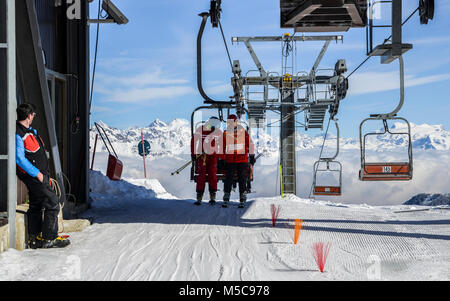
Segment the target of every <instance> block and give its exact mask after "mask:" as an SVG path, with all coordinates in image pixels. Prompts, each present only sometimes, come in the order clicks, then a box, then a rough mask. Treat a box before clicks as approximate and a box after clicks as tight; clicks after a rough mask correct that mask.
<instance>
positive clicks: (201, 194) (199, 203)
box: [194, 192, 203, 206]
mask: <svg viewBox="0 0 450 301" xmlns="http://www.w3.org/2000/svg"><path fill="white" fill-rule="evenodd" d="M202 199H203V192H197V201H196V202H195V203H194V205H197V206H200V205H201V204H202Z"/></svg>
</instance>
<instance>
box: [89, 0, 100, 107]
mask: <svg viewBox="0 0 450 301" xmlns="http://www.w3.org/2000/svg"><path fill="white" fill-rule="evenodd" d="M100 4H101V0H98V12H97V19H100V14H101V11H102V8H101V5H100ZM99 31H100V23H97V35H96V38H95V54H94V67H93V70H92V80H91V95H90V96H89V114H90V113H91V105H92V97H93V95H94V80H95V69H96V67H97V50H98V33H99Z"/></svg>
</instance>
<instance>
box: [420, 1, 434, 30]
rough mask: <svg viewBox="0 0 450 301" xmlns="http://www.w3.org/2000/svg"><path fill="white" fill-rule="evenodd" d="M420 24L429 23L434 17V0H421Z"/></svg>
mask: <svg viewBox="0 0 450 301" xmlns="http://www.w3.org/2000/svg"><path fill="white" fill-rule="evenodd" d="M419 15H420V24H428V21H429V20H433V18H434V0H419Z"/></svg>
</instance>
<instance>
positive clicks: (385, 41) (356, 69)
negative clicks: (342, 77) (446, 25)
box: [347, 7, 420, 79]
mask: <svg viewBox="0 0 450 301" xmlns="http://www.w3.org/2000/svg"><path fill="white" fill-rule="evenodd" d="M419 9H420V7H417V8H416V9H415V10H414V11H413V12H412V13H411V14H410V15H409V17H408V18H406V20H405V21H404V22H403V23H402V26H403V25H405V24H406V23H407V22H408V21H409V20H410V19H411V17H412V16H414V14H415V13H417V12H418V11H419ZM391 38H392V35H390V36H389V37H388V38H386V39H385V40H384V42H383V45H384V44H386V43H387V42H388V41H389V40H390V39H391ZM370 58H371V56H368V57H367V58H366V59H365V60H364V61H363V62H362V63H361V64H359V65H358V67H356V68H355V69H354V70H353V71H352V72H351V73H350V74H349V75H348V76H347V79H348V78H349V77H350V76H352V74H353V73H355V72H356V71H358V69H359V68H361V67H362V66H363V65H364V64H365V63H366V62H367V61H368V60H369V59H370Z"/></svg>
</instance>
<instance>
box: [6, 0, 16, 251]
mask: <svg viewBox="0 0 450 301" xmlns="http://www.w3.org/2000/svg"><path fill="white" fill-rule="evenodd" d="M15 2H16V1H15V0H8V1H7V3H6V16H7V24H6V28H7V44H8V50H7V59H6V60H7V66H8V67H7V70H8V75H7V78H8V89H7V90H8V92H7V95H8V96H7V97H8V99H7V103H8V194H7V198H8V224H9V247H10V248H15V247H16V205H17V179H16V108H17V97H16V10H15Z"/></svg>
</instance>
